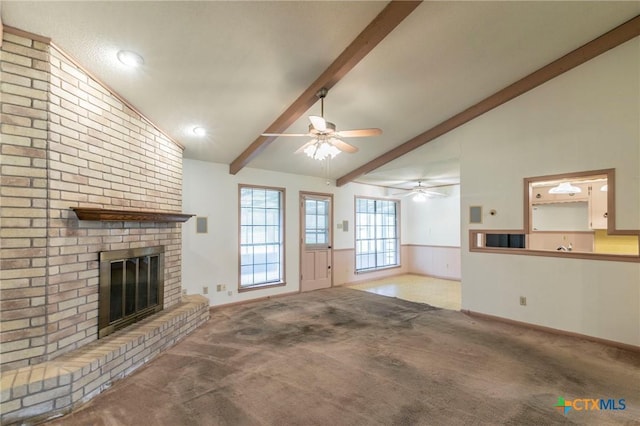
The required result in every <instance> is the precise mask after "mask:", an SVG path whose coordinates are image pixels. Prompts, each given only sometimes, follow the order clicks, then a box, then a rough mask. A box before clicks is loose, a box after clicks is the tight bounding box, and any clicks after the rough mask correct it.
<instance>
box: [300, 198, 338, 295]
mask: <svg viewBox="0 0 640 426" xmlns="http://www.w3.org/2000/svg"><path fill="white" fill-rule="evenodd" d="M332 224H333V195H331V194H321V193H315V192H300V291H311V290H318V289H321V288H329V287H331V286H332V285H333V278H332V277H333V274H332V271H331V266H332V262H333V251H332V248H331V247H332V245H333V233H332Z"/></svg>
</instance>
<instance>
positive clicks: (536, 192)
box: [531, 183, 589, 204]
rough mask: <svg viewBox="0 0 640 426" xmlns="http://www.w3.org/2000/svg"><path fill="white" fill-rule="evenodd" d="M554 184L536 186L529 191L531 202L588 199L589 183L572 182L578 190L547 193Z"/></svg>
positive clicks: (566, 201) (567, 201) (569, 201)
mask: <svg viewBox="0 0 640 426" xmlns="http://www.w3.org/2000/svg"><path fill="white" fill-rule="evenodd" d="M554 186H556V185H549V186H536V187H534V188H532V191H531V204H549V203H571V202H578V201H588V200H589V184H586V183H581V184H574V185H573V186H577V187H578V188H580V192H575V193H573V192H572V193H569V194H549V190H550V189H551V188H553V187H554Z"/></svg>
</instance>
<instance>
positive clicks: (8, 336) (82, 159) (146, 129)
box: [0, 28, 182, 371]
mask: <svg viewBox="0 0 640 426" xmlns="http://www.w3.org/2000/svg"><path fill="white" fill-rule="evenodd" d="M7 30H8V29H6V28H5V32H4V34H3V43H2V47H1V49H0V50H1V52H0V55H1V56H0V72H1V76H0V81H1V82H2V83H1V92H0V96H1V97H0V107H1V112H2V125H1V140H0V147H1V148H0V152H1V154H2V162H1V166H0V167H1V169H0V173H1V175H0V176H1V182H0V184H1V196H2V199H1V201H0V208H1V210H0V250H1V251H0V254H1V256H0V259H1V262H2V263H1V275H0V278H1V283H0V342H1V343H2V345H1V349H0V359H1V362H2V364H1V369H2V371H6V370H11V369H15V368H19V367H24V366H27V365H33V364H37V363H40V362H43V361H47V360H51V359H54V358H55V357H57V356H59V355H61V354H63V353H66V352H69V351H71V350H73V349H76V348H79V347H81V346H83V345H85V344H87V343H89V342H92V341H94V340H96V339H97V327H98V325H97V315H98V277H99V271H98V256H99V252H101V251H108V250H119V249H126V248H134V247H147V246H156V245H164V246H165V299H164V305H165V308H166V307H169V306H171V305H174V304H176V303H178V302H179V301H180V292H181V290H180V288H181V282H180V280H181V225H179V224H167V223H138V222H94V221H79V220H78V219H77V217H76V215H75V214H74V213H73V211H71V210H70V207H100V208H112V209H122V210H146V211H165V212H180V211H181V204H182V149H181V147H180V146H178V145H177V144H176V143H174V142H173V141H171V140H170V139H169V138H168V137H167V136H166V135H164V134H163V133H162V132H161V131H159V130H158V129H157V128H156V127H154V126H153V125H152V124H151V123H149V122H148V121H147V120H146V119H145V118H144V117H141V116H140V115H139V114H138V113H137V112H135V111H133V110H132V109H131V108H129V107H128V106H127V104H126V103H125V102H124V101H122V100H121V98H120V97H119V96H117V95H115V94H113V93H112V92H111V91H110V90H109V89H108V88H107V87H105V86H104V85H102V84H101V83H100V82H98V81H97V80H95V79H94V78H92V76H91V75H89V74H88V73H87V72H85V71H84V70H83V69H82V68H81V67H79V66H77V65H76V64H75V63H74V61H72V60H71V59H69V58H68V57H67V56H66V55H65V54H64V53H63V52H62V51H60V50H59V49H58V48H57V47H55V46H54V45H52V44H51V43H49V42H48V40H46V39H42V38H39V37H37V36H31V35H29V34H25V33H23V32H20V31H7ZM132 78H135V76H134V77H132Z"/></svg>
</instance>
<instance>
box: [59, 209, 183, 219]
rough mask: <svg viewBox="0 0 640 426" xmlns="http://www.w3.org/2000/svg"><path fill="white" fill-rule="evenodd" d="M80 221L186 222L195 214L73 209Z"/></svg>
mask: <svg viewBox="0 0 640 426" xmlns="http://www.w3.org/2000/svg"><path fill="white" fill-rule="evenodd" d="M71 210H73V211H74V212H75V213H76V216H78V219H80V220H99V221H102V222H105V221H110V222H186V221H187V220H189V219H190V218H191V217H192V216H195V215H193V214H183V213H174V212H152V211H141V210H111V209H100V208H89V207H71Z"/></svg>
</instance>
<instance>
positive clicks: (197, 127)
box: [193, 126, 207, 136]
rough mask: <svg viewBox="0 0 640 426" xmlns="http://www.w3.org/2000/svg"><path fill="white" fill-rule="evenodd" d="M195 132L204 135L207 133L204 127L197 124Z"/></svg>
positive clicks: (197, 134)
mask: <svg viewBox="0 0 640 426" xmlns="http://www.w3.org/2000/svg"><path fill="white" fill-rule="evenodd" d="M193 134H194V135H196V136H204V135H206V134H207V131H206V129H205V128H204V127H199V126H196V127H194V128H193Z"/></svg>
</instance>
